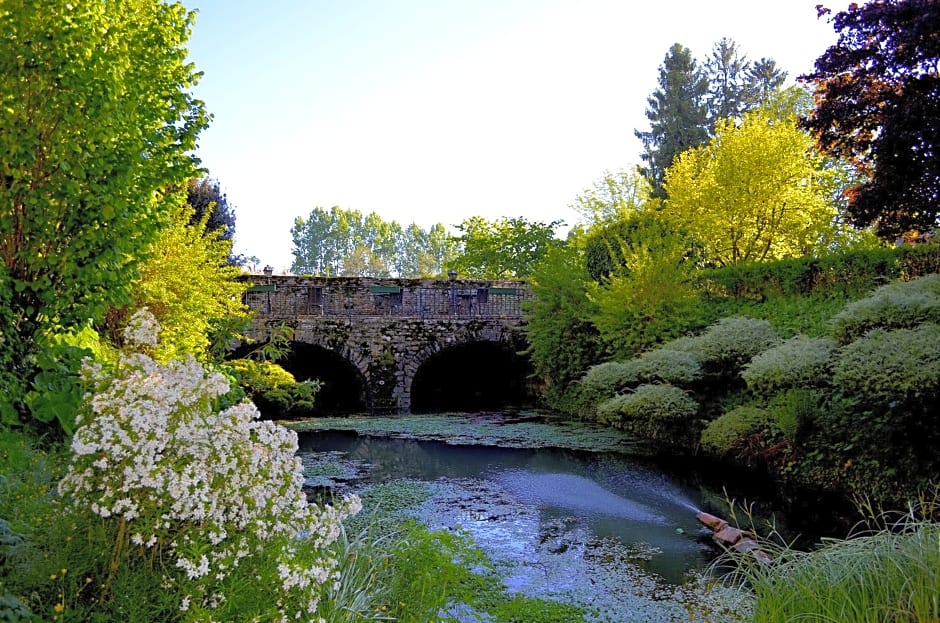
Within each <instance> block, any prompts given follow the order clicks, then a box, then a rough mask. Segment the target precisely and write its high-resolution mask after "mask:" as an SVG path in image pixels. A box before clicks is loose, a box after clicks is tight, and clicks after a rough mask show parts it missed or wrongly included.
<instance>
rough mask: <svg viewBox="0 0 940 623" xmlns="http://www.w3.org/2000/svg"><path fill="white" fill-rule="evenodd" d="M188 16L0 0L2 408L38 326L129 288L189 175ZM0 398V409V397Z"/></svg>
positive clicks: (193, 122) (193, 75)
mask: <svg viewBox="0 0 940 623" xmlns="http://www.w3.org/2000/svg"><path fill="white" fill-rule="evenodd" d="M192 20H193V14H192V13H189V12H187V11H186V10H185V9H184V8H183V6H182V5H181V4H179V3H175V4H168V3H166V2H163V1H162V0H126V1H123V2H105V1H104V0H90V1H88V2H77V3H75V2H73V3H69V2H66V1H65V0H50V1H49V2H44V3H43V5H42V10H37V7H36V3H35V2H32V1H30V0H8V1H5V2H4V3H3V8H2V10H0V31H2V32H3V37H0V100H2V106H0V153H2V154H3V156H2V158H0V292H4V293H5V294H4V296H6V299H5V300H3V301H2V303H3V304H4V305H5V309H4V311H3V312H2V313H0V322H3V325H2V326H0V335H2V338H3V339H2V340H0V369H2V370H4V373H3V374H4V375H6V378H5V379H3V381H5V382H3V385H5V387H3V388H0V389H2V391H0V393H2V394H3V395H4V396H5V397H6V398H5V399H3V398H0V411H2V412H4V413H6V415H7V417H9V416H10V415H11V414H12V410H11V408H10V404H11V403H13V402H15V401H16V395H17V394H18V393H19V392H18V389H17V388H18V387H19V386H20V383H22V382H23V380H25V379H28V378H30V377H31V374H30V372H29V368H30V363H29V362H30V360H31V355H32V349H33V347H34V344H35V341H34V338H35V337H36V336H37V334H39V333H40V332H42V331H44V330H46V329H48V328H51V327H54V326H66V327H67V326H77V325H79V324H82V323H83V322H85V321H86V320H87V319H89V318H92V319H100V318H101V317H102V315H103V314H104V312H105V311H106V310H107V309H108V308H109V307H110V306H111V305H116V304H122V303H127V302H129V301H130V300H131V294H132V284H133V278H134V276H135V273H136V270H137V267H138V264H139V262H140V261H141V259H143V257H144V256H145V255H146V252H147V249H148V248H149V245H150V244H151V243H152V242H153V241H154V240H155V239H156V237H157V236H158V234H159V232H160V229H161V228H162V226H163V225H164V224H165V223H166V222H167V220H168V218H169V214H170V209H171V208H172V207H173V206H175V205H178V200H179V197H176V196H174V193H173V192H172V189H174V188H175V189H182V188H185V187H186V182H187V180H188V179H189V178H191V177H193V176H195V175H196V174H197V171H196V167H195V158H194V156H193V155H192V151H193V149H194V148H195V146H196V137H197V134H198V133H199V131H200V130H202V129H203V128H204V127H205V126H206V124H207V115H206V112H205V110H204V108H203V104H202V102H200V101H198V100H196V99H194V98H193V96H192V94H191V93H190V91H189V89H190V88H191V87H192V86H193V85H194V84H195V82H196V80H197V78H198V73H197V72H196V71H195V69H194V68H193V66H192V64H190V63H189V62H187V60H186V47H185V46H186V42H187V39H188V37H189V32H190V27H191V24H192ZM3 404H6V407H4V406H3Z"/></svg>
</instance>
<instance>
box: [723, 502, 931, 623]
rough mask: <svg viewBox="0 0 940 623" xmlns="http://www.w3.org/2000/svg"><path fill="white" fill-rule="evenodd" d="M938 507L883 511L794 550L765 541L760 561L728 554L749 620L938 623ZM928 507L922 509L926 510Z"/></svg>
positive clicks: (771, 622)
mask: <svg viewBox="0 0 940 623" xmlns="http://www.w3.org/2000/svg"><path fill="white" fill-rule="evenodd" d="M937 510H940V505H936V504H931V505H929V507H928V508H923V507H921V508H919V509H916V512H915V509H914V508H913V507H912V509H911V510H910V511H909V512H908V513H906V514H905V515H904V516H903V517H901V518H899V519H892V518H890V516H889V515H882V516H881V517H880V518H879V521H878V522H877V525H876V527H875V528H873V529H868V530H866V531H865V532H864V533H856V534H855V535H853V536H850V537H849V538H847V539H826V540H824V541H823V543H822V545H821V547H820V548H819V549H816V550H814V551H810V552H799V551H795V550H792V549H790V548H788V547H780V546H777V547H775V546H773V545H771V544H766V543H765V546H766V549H768V550H770V551H771V553H772V555H773V556H774V557H775V561H774V562H773V563H772V564H763V563H759V562H757V561H755V560H754V559H752V558H749V557H747V556H746V555H740V554H734V555H732V556H731V558H732V559H733V562H734V563H735V564H736V565H737V572H736V574H735V576H734V577H736V578H738V579H740V580H744V584H743V586H747V587H749V588H750V590H752V591H753V594H754V597H755V604H754V610H753V619H752V621H753V622H754V623H784V622H788V623H789V622H793V623H797V622H810V621H812V622H820V623H901V622H904V623H937V622H938V621H940V523H938V522H937V521H936V520H935V519H936V516H937V515H936V513H937ZM924 511H926V512H924Z"/></svg>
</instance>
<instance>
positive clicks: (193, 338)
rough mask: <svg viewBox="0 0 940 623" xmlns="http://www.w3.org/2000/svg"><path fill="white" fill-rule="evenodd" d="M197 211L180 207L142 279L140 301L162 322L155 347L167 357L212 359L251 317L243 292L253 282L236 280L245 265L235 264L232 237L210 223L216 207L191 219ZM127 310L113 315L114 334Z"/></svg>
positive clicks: (145, 265) (159, 355) (138, 304)
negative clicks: (211, 213)
mask: <svg viewBox="0 0 940 623" xmlns="http://www.w3.org/2000/svg"><path fill="white" fill-rule="evenodd" d="M193 216H194V212H193V209H192V208H191V207H190V206H188V205H182V206H180V207H178V208H177V211H176V213H175V214H174V216H173V221H172V223H171V224H170V225H169V226H168V227H167V228H166V229H164V230H163V231H162V232H161V234H160V237H159V239H158V240H157V242H156V243H155V244H154V245H153V247H152V249H151V252H150V255H149V257H148V259H147V260H146V261H145V262H144V263H143V264H142V265H141V267H140V277H139V278H138V280H137V292H136V295H135V298H136V307H138V308H141V307H146V308H147V309H149V310H150V312H151V313H153V315H154V316H155V317H156V318H157V320H158V321H159V322H160V325H161V327H162V333H161V337H160V342H159V344H158V346H157V350H156V351H155V353H154V354H155V355H156V356H157V358H158V359H160V360H162V361H169V360H170V359H180V358H182V357H184V356H185V355H193V356H194V357H196V359H197V360H199V361H208V360H209V359H210V356H211V355H212V354H213V353H218V352H219V351H224V350H225V348H226V347H227V346H228V345H229V344H230V343H231V342H232V341H233V340H234V339H236V338H237V337H238V329H239V328H240V327H241V326H243V325H244V324H246V323H247V321H248V313H247V309H246V307H245V306H244V305H243V304H242V302H241V297H242V294H243V293H244V292H245V290H246V289H247V288H248V287H249V285H250V284H249V283H248V282H246V281H237V280H236V277H238V276H239V275H241V274H242V271H241V269H240V268H238V267H237V266H232V265H230V264H229V256H230V254H231V250H232V243H231V241H230V240H226V239H224V238H222V237H221V234H222V233H223V231H224V230H221V229H216V230H211V231H210V230H208V229H207V228H208V218H209V216H210V213H208V212H206V213H204V214H203V216H202V220H200V221H198V222H196V223H195V224H191V220H192V218H193ZM122 312H123V313H122ZM125 315H126V310H115V311H114V312H112V314H110V315H109V318H108V321H109V324H110V325H111V328H112V335H113V334H115V333H116V332H117V331H116V329H115V327H117V326H123V323H124V322H125V321H126V318H125V317H124V316H125ZM220 329H224V330H221V331H220Z"/></svg>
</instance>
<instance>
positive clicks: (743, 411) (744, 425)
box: [701, 405, 771, 454]
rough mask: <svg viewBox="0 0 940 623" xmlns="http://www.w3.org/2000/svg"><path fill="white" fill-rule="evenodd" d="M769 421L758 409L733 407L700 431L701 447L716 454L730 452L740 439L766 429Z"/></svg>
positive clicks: (764, 413) (748, 406) (745, 406)
mask: <svg viewBox="0 0 940 623" xmlns="http://www.w3.org/2000/svg"><path fill="white" fill-rule="evenodd" d="M770 421H771V416H770V414H768V413H767V411H766V410H764V409H761V408H760V407H756V406H753V405H742V406H739V407H735V408H734V409H732V410H730V411H728V412H727V413H724V414H722V415H721V416H720V417H718V418H717V419H715V420H712V421H711V422H709V423H708V425H707V426H706V427H705V429H704V430H703V431H702V435H701V442H702V447H704V448H705V449H706V450H710V451H712V452H715V453H716V454H724V453H726V452H730V451H731V449H732V448H734V446H735V445H736V444H738V443H739V442H740V441H741V440H742V439H744V438H745V437H749V436H750V435H753V434H754V433H757V432H759V431H761V430H762V429H764V428H766V427H767V426H768V425H769V423H770Z"/></svg>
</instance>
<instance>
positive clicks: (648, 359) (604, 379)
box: [581, 348, 702, 399]
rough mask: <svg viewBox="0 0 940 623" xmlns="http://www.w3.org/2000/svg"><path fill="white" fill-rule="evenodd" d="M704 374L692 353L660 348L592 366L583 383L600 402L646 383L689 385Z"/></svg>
mask: <svg viewBox="0 0 940 623" xmlns="http://www.w3.org/2000/svg"><path fill="white" fill-rule="evenodd" d="M701 373H702V366H701V365H700V364H699V362H698V359H696V357H695V355H693V354H692V353H689V352H684V351H677V350H667V349H663V348H658V349H656V350H651V351H648V352H646V353H643V354H642V355H640V356H639V357H636V358H635V359H631V360H629V361H623V362H621V361H608V362H607V363H602V364H598V365H596V366H592V367H591V368H589V369H588V371H587V373H586V374H585V375H584V378H583V379H582V381H581V382H582V383H583V384H584V386H585V387H586V388H587V389H588V390H589V391H590V392H592V393H593V394H594V395H595V396H596V398H597V399H604V398H610V397H611V396H613V395H614V394H616V393H618V392H620V391H623V390H624V389H627V388H629V387H636V386H637V385H642V384H644V383H669V384H672V385H687V384H689V383H692V382H693V381H696V380H698V379H699V378H700V377H701Z"/></svg>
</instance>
